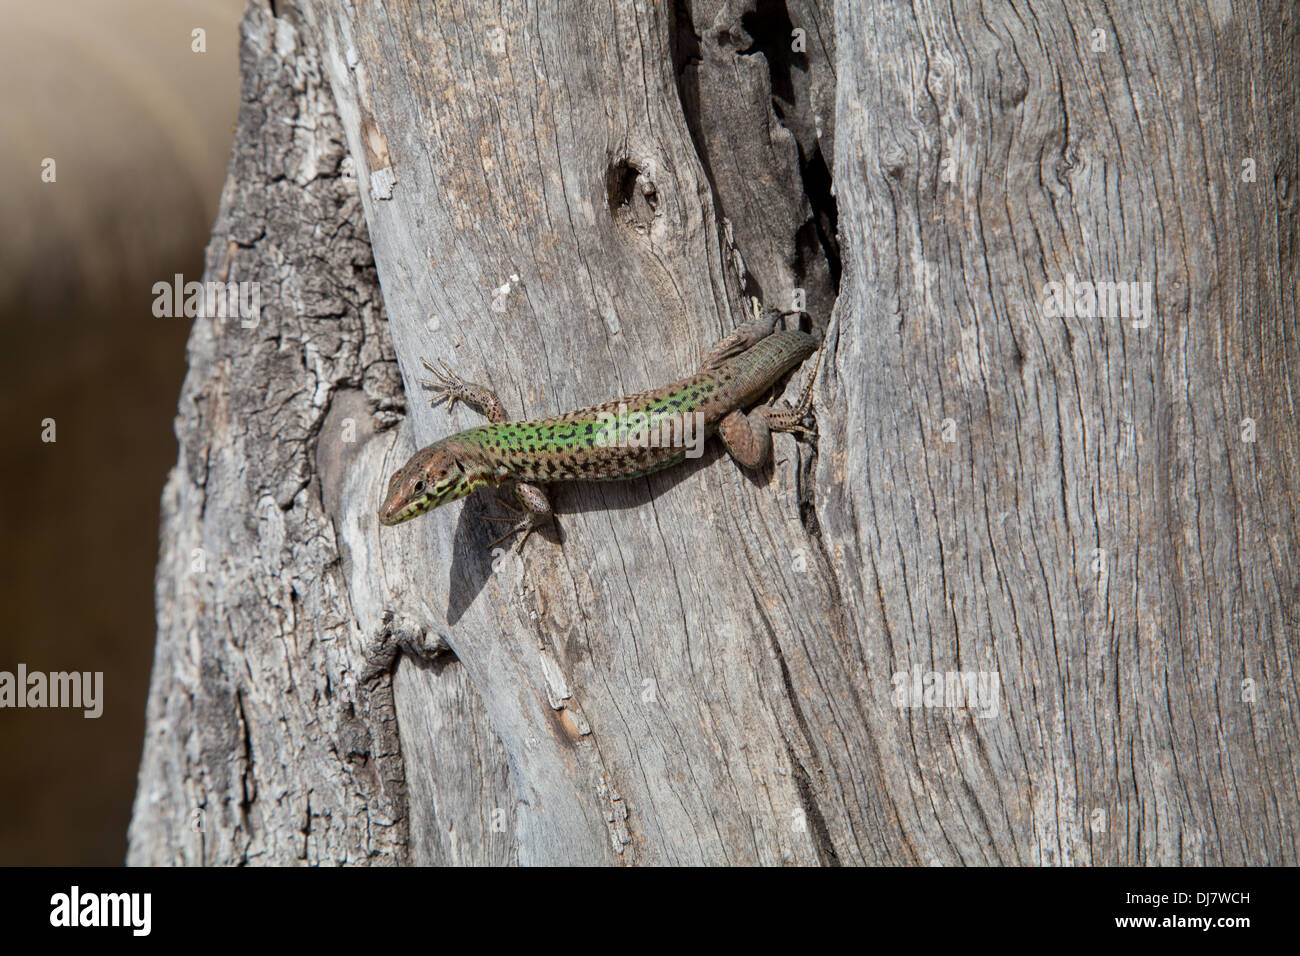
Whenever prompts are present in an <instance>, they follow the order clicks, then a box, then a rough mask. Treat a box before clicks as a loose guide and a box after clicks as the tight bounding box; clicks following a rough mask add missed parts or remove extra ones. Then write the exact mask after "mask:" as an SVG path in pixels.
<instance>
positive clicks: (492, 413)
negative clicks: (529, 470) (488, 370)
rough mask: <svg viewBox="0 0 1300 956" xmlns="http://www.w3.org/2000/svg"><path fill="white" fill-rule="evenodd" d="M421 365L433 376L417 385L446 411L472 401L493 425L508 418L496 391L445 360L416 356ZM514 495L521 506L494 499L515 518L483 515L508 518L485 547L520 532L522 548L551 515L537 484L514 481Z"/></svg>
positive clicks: (489, 518)
mask: <svg viewBox="0 0 1300 956" xmlns="http://www.w3.org/2000/svg"><path fill="white" fill-rule="evenodd" d="M420 361H421V363H423V365H424V367H425V368H427V369H428V370H429V371H430V372H431V373H432V374H433V377H434V381H429V380H427V379H419V380H418V381H419V383H420V384H421V385H425V386H427V387H429V388H430V389H432V390H433V392H434V395H433V398H432V399H431V402H432V403H433V404H437V403H438V402H439V401H443V400H445V401H446V403H447V411H451V410H452V408H453V407H455V405H456V402H458V401H461V402H465V403H466V404H467V405H473V406H474V407H475V408H477V409H478V410H479V411H481V412H482V413H483V414H484V416H486V418H487V420H488V421H489V422H491V423H492V424H494V425H499V424H501V423H502V422H505V421H508V420H509V418H508V416H507V415H506V409H505V405H503V404H502V402H501V399H500V398H499V397H498V396H497V393H496V392H494V391H492V389H490V388H488V387H487V386H486V385H475V384H474V383H473V382H467V381H465V380H464V379H463V378H461V377H460V376H459V375H457V374H456V373H455V372H453V371H452V370H451V368H450V367H448V365H447V363H446V362H439V363H438V365H439V366H441V367H440V368H439V367H435V366H434V365H433V363H431V362H430V361H429V360H428V359H425V358H422V359H420ZM515 497H516V498H518V499H519V504H520V505H521V506H522V507H516V506H515V505H513V504H511V503H510V502H509V500H507V499H506V498H504V497H502V496H501V495H497V500H498V501H500V502H501V504H502V505H504V506H505V507H506V508H508V509H509V510H510V511H513V512H514V513H515V514H517V515H522V517H520V518H518V519H515V518H512V517H510V516H508V515H484V516H483V519H484V520H485V521H500V522H512V525H511V527H510V529H509V530H508V531H507V532H506V533H505V534H503V535H501V537H499V538H497V539H496V540H494V541H492V542H491V543H490V544H489V545H488V547H490V548H494V547H496V546H497V545H498V544H500V543H501V542H502V541H505V540H506V539H507V538H510V537H511V536H513V535H516V534H519V533H520V532H523V537H522V538H520V539H519V542H518V544H517V545H516V546H515V551H516V552H519V551H523V549H524V542H526V541H527V540H528V536H529V535H530V534H532V533H533V532H534V531H535V530H537V528H539V527H540V526H541V525H543V524H545V523H546V522H548V521H551V520H553V519H554V518H555V512H553V511H552V510H551V503H550V501H549V500H548V499H547V497H546V492H545V491H543V490H542V488H541V487H540V486H538V485H534V484H532V483H531V482H527V481H516V482H515Z"/></svg>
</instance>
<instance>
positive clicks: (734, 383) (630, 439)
mask: <svg viewBox="0 0 1300 956" xmlns="http://www.w3.org/2000/svg"><path fill="white" fill-rule="evenodd" d="M756 311H757V309H756ZM782 314H783V313H780V312H777V311H769V312H767V313H766V314H763V315H759V316H757V317H756V318H754V319H753V320H751V321H750V322H747V323H745V324H744V325H742V326H740V327H739V328H738V329H736V330H735V331H734V332H733V333H732V334H731V335H729V336H727V337H726V338H724V339H722V340H721V341H720V342H718V343H717V344H715V345H714V346H713V347H712V348H711V349H710V350H709V352H708V353H707V354H706V355H705V358H704V361H703V363H702V364H701V367H700V369H699V371H697V372H696V373H695V374H694V375H690V376H688V377H686V378H683V379H681V380H679V381H676V382H673V383H672V384H670V385H665V386H663V387H662V388H657V389H652V390H649V391H644V392H638V393H636V394H634V395H628V396H625V397H623V398H619V399H614V400H613V401H609V402H603V403H601V404H599V405H590V406H588V407H586V408H580V409H578V410H576V411H572V412H569V413H568V414H566V415H560V416H558V417H555V418H543V419H537V420H534V421H516V422H512V421H509V420H508V418H507V416H506V412H505V406H504V405H503V404H502V402H501V399H500V398H499V397H498V396H497V394H496V393H495V392H494V391H492V390H491V389H489V388H487V387H485V386H482V385H476V384H473V383H471V382H467V381H465V380H464V379H462V378H461V377H460V376H458V375H457V374H456V373H455V372H453V371H452V370H451V369H450V368H449V367H448V366H447V364H446V363H445V362H443V363H440V365H441V368H436V367H434V365H433V364H431V363H430V362H429V361H428V360H427V359H424V358H422V359H421V362H422V363H423V365H424V367H425V368H426V369H428V370H429V371H430V372H431V373H432V374H433V376H434V380H433V381H430V380H427V379H417V381H418V383H419V384H420V385H423V386H425V387H426V388H429V389H431V390H432V392H433V396H432V397H431V399H430V403H431V404H434V405H436V404H438V402H440V401H443V400H445V401H446V404H447V411H448V412H450V411H451V410H452V408H454V407H455V404H456V402H457V401H463V402H465V403H466V404H468V405H471V406H474V407H476V408H478V409H479V410H480V411H481V412H482V413H483V414H484V415H485V416H486V417H487V420H488V424H486V425H478V426H476V427H473V428H467V429H465V430H463V431H459V432H456V433H455V434H453V435H450V436H448V437H446V438H444V439H442V440H441V441H437V442H435V443H433V444H432V445H428V446H426V447H424V448H421V449H420V450H419V451H417V452H416V453H415V454H414V455H412V456H411V458H410V460H409V461H407V463H406V464H405V465H403V466H402V467H401V468H400V469H398V470H397V471H396V472H395V473H394V474H393V476H392V478H391V479H390V480H389V483H388V492H387V494H386V496H385V499H384V503H383V505H382V507H381V508H380V509H379V522H380V524H383V525H397V524H401V523H402V522H404V521H409V520H410V519H411V518H414V517H416V516H418V515H421V514H424V513H425V512H426V511H431V510H433V509H434V508H437V507H439V506H441V505H445V504H447V503H449V502H452V501H457V500H459V499H461V498H464V497H465V496H466V495H468V494H470V493H471V492H473V491H474V490H476V489H478V488H482V487H486V486H493V487H499V486H501V485H502V484H505V483H507V482H513V483H514V486H515V497H516V498H517V499H518V502H519V505H518V506H514V505H512V504H511V503H510V502H508V501H507V500H506V499H504V498H502V499H501V501H502V504H503V505H505V506H506V507H507V508H508V509H509V510H511V511H513V512H515V513H516V514H518V515H521V517H520V518H519V519H518V520H515V519H514V518H512V517H510V516H504V517H503V516H493V515H485V516H484V517H485V518H486V519H487V520H489V521H502V522H513V524H512V526H511V527H510V529H509V530H508V531H506V533H505V534H503V535H502V536H501V537H499V538H497V539H496V540H495V541H493V542H492V545H491V546H495V545H497V544H499V543H500V542H502V541H504V540H506V539H507V538H510V537H513V536H514V535H516V534H520V533H522V535H523V537H521V538H520V539H519V541H518V544H517V547H516V551H522V550H523V546H524V543H525V542H526V541H527V540H528V536H529V535H530V534H531V533H532V532H533V531H534V530H535V529H536V528H538V527H539V526H540V525H542V524H544V523H546V522H547V521H549V520H551V519H552V518H553V517H554V513H553V512H552V511H551V505H550V501H549V500H548V498H547V496H546V492H545V491H544V490H543V489H542V487H541V485H543V484H547V483H550V482H555V481H618V480H623V479H628V478H639V477H641V476H643V475H648V474H650V473H652V472H656V471H659V470H660V469H662V468H668V467H670V466H672V465H676V464H678V463H680V462H681V461H683V460H684V459H685V458H686V457H687V454H688V450H689V449H688V447H687V446H686V440H687V439H689V437H690V436H691V434H692V433H691V426H692V425H695V426H696V428H697V429H698V439H699V441H700V442H701V443H702V442H703V440H704V439H705V438H707V436H709V435H712V434H717V435H718V436H719V437H720V438H721V439H722V443H723V445H724V447H725V448H726V450H727V451H728V453H729V454H730V455H731V457H732V458H733V459H735V461H736V462H738V463H739V464H740V465H742V466H743V467H745V468H759V467H761V466H762V465H763V463H764V462H765V461H766V460H767V458H768V456H769V455H770V454H771V453H772V432H795V433H800V434H804V435H810V434H812V430H811V429H809V428H807V427H806V426H805V425H804V424H803V422H804V420H805V419H806V418H807V415H808V412H809V410H810V408H811V406H812V386H813V381H814V380H815V378H816V375H817V368H816V365H815V364H814V367H813V370H812V374H810V375H809V376H808V381H807V384H806V385H804V387H803V389H802V390H801V392H800V395H799V400H798V404H797V405H795V406H794V407H789V406H786V407H777V406H775V405H766V404H765V405H760V406H758V407H757V408H753V409H752V410H751V411H749V412H745V410H744V409H746V408H747V407H749V406H751V405H753V404H754V403H755V402H756V401H757V400H758V399H759V398H761V397H762V396H763V395H764V394H765V393H767V392H768V391H769V390H770V389H771V388H772V387H773V386H774V385H775V384H776V383H777V382H778V381H779V380H780V379H781V377H782V376H784V375H785V374H786V373H787V372H788V371H790V370H791V369H792V368H794V367H795V366H797V365H799V364H801V363H802V362H803V361H804V359H806V358H807V357H808V356H809V355H811V354H812V353H813V352H815V351H817V348H818V346H817V340H816V339H815V338H813V337H812V336H811V335H808V334H807V333H805V332H800V331H787V330H780V329H776V328H775V326H776V322H777V319H778V317H779V316H781V315H782ZM785 314H790V313H785ZM656 430H657V433H658V434H659V435H660V436H661V437H662V436H663V435H664V433H665V431H666V432H667V437H668V440H667V441H660V442H658V443H656V442H654V440H653V439H651V438H649V436H653V435H654V434H656Z"/></svg>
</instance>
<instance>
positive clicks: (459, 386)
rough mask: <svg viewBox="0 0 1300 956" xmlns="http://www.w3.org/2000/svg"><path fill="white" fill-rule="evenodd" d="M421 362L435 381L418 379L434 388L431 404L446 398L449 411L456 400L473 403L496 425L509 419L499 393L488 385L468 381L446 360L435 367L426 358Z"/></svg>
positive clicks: (453, 406) (454, 405)
mask: <svg viewBox="0 0 1300 956" xmlns="http://www.w3.org/2000/svg"><path fill="white" fill-rule="evenodd" d="M420 362H421V363H422V364H423V365H424V367H425V368H427V369H428V370H429V371H430V372H431V373H433V377H434V379H435V381H432V382H431V381H429V380H428V379H425V378H421V379H416V381H418V382H419V383H420V384H421V385H424V386H426V387H428V388H430V389H432V390H433V393H434V394H433V397H432V398H430V399H429V404H430V405H436V404H438V402H440V401H443V400H445V401H446V402H447V411H448V412H450V411H451V410H452V409H453V408H455V407H456V402H458V401H461V402H464V403H465V404H467V405H473V406H474V407H475V408H477V409H478V410H479V411H481V412H482V413H483V414H484V416H486V417H487V420H488V421H490V422H492V424H494V425H499V424H501V423H502V422H504V421H506V420H507V416H506V407H505V406H504V405H503V404H501V399H500V398H498V397H497V393H496V392H494V391H492V389H490V388H488V387H487V386H486V385H475V384H474V383H473V382H467V381H465V380H464V379H463V378H461V377H460V376H459V375H457V374H456V373H455V372H453V371H452V370H451V369H450V368H448V367H447V363H446V362H439V363H438V364H439V365H441V366H442V368H435V367H434V365H433V363H432V362H430V361H429V360H428V359H426V358H422V359H420Z"/></svg>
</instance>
